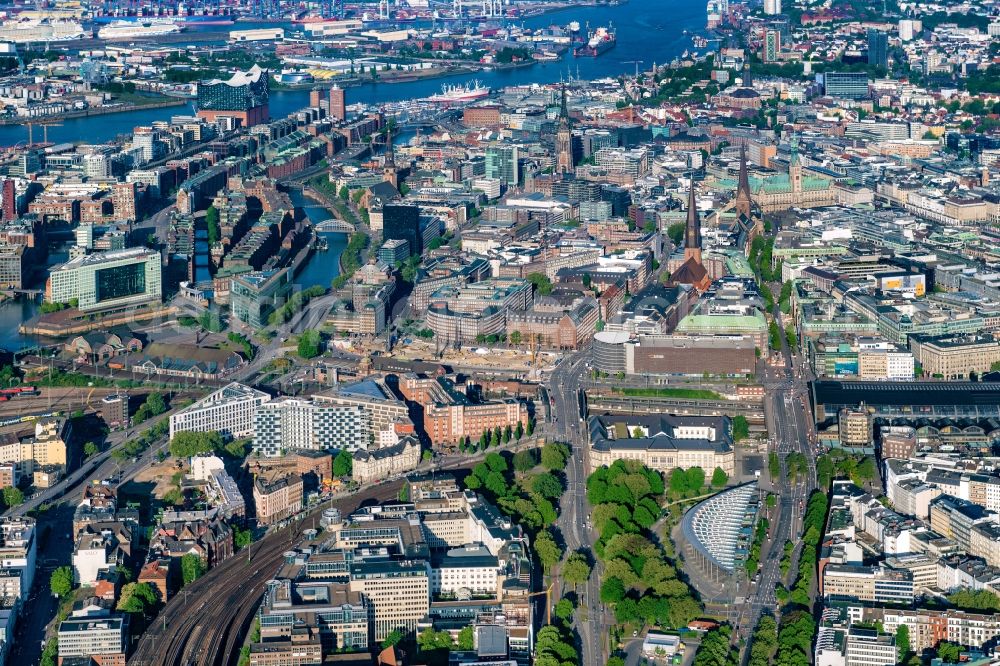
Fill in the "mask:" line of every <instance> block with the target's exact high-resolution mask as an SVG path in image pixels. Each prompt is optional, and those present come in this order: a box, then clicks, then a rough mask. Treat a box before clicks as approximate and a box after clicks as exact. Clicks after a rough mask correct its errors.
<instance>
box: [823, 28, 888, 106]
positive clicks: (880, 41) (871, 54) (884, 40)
mask: <svg viewBox="0 0 1000 666" xmlns="http://www.w3.org/2000/svg"><path fill="white" fill-rule="evenodd" d="M868 64H869V65H874V66H876V67H881V68H882V69H888V67H889V35H887V34H886V33H884V32H882V31H881V30H876V29H875V28H869V29H868ZM828 94H829V93H828Z"/></svg>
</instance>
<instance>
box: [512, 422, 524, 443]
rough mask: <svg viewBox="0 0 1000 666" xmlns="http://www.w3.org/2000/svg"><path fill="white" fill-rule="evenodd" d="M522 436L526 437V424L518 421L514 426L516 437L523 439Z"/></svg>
mask: <svg viewBox="0 0 1000 666" xmlns="http://www.w3.org/2000/svg"><path fill="white" fill-rule="evenodd" d="M522 437H524V426H523V425H521V422H520V421H518V422H517V425H516V426H515V427H514V439H521V438H522Z"/></svg>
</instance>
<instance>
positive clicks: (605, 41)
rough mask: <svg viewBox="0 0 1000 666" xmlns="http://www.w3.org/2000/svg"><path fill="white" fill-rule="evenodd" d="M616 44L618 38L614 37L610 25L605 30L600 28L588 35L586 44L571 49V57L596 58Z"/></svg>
mask: <svg viewBox="0 0 1000 666" xmlns="http://www.w3.org/2000/svg"><path fill="white" fill-rule="evenodd" d="M617 43H618V38H617V37H616V36H615V31H614V28H612V27H611V26H610V25H609V26H608V27H607V28H604V27H601V28H598V29H597V30H594V31H593V32H591V33H589V34H588V35H587V43H586V44H583V45H582V46H577V47H576V48H575V49H573V55H575V56H588V57H591V58H596V57H597V56H599V55H601V54H602V53H607V52H608V51H610V50H611V49H612V48H614V46H615V44H617Z"/></svg>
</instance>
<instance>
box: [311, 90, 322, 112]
mask: <svg viewBox="0 0 1000 666" xmlns="http://www.w3.org/2000/svg"><path fill="white" fill-rule="evenodd" d="M322 101H323V89H322V88H313V89H312V90H310V91H309V106H310V107H312V108H316V109H318V108H320V107H322V106H323V105H322V104H321V102H322Z"/></svg>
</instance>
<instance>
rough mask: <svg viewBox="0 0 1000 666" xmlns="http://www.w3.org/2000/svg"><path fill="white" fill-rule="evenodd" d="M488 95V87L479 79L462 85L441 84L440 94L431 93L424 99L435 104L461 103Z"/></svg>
mask: <svg viewBox="0 0 1000 666" xmlns="http://www.w3.org/2000/svg"><path fill="white" fill-rule="evenodd" d="M489 95H490V89H489V88H487V87H486V86H484V85H483V84H482V83H480V82H479V81H472V82H471V83H467V84H466V85H464V86H449V85H444V86H441V93H440V94H438V95H431V96H430V97H428V98H426V100H425V101H427V102H435V103H437V104H461V103H463V102H474V101H476V100H477V99H483V98H484V97H489Z"/></svg>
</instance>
